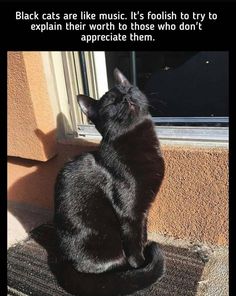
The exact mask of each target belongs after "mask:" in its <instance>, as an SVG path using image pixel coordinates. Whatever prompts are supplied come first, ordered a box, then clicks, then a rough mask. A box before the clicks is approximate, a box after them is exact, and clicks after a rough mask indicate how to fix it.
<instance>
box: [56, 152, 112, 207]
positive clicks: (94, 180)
mask: <svg viewBox="0 0 236 296" xmlns="http://www.w3.org/2000/svg"><path fill="white" fill-rule="evenodd" d="M97 157H98V152H97V151H94V152H90V153H83V154H81V155H79V156H77V157H75V158H74V159H73V160H71V161H69V162H67V163H66V164H65V165H64V167H63V168H62V169H61V171H60V172H59V174H58V176H57V179H56V184H55V207H56V208H57V207H58V205H59V204H61V203H63V201H65V202H66V204H67V205H68V204H69V203H68V202H69V201H70V200H71V201H73V202H75V201H77V202H78V201H82V202H83V203H84V202H85V201H86V200H87V199H88V198H89V197H90V196H91V194H92V192H94V191H97V192H104V191H106V192H107V188H108V187H110V186H111V183H112V177H111V175H110V174H109V172H108V171H107V170H106V169H105V168H104V167H103V166H101V165H100V164H99V163H98V161H97ZM80 206H82V204H81V203H80Z"/></svg>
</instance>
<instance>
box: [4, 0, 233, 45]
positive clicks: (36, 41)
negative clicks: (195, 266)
mask: <svg viewBox="0 0 236 296" xmlns="http://www.w3.org/2000/svg"><path fill="white" fill-rule="evenodd" d="M235 7H236V6H235V5H234V3H229V2H228V3H227V2H226V3H225V2H224V3H223V2H222V3H219V2H217V3H212V2H208V3H199V2H198V3H196V2H195V3H193V2H192V3H191V2H188V3H184V2H181V3H176V2H166V3H154V2H136V3H132V2H129V3H127V2H125V3H124V2H113V3H111V2H109V3H106V2H96V3H95V2H86V3H85V2H82V3H81V2H76V3H74V2H66V3H65V2H64V3H60V2H57V3H54V2H47V3H38V2H31V3H16V2H15V3H10V2H9V3H4V4H1V27H0V30H1V48H2V49H6V50H80V49H82V50H131V49H132V50H183V49H184V50H227V49H229V48H233V44H234V40H233V39H234V27H235V13H236V9H235ZM16 11H20V12H25V13H34V12H37V13H39V14H42V13H54V14H60V15H63V14H64V13H77V14H80V12H81V11H88V12H89V13H95V14H97V15H98V14H99V13H106V14H109V13H120V14H121V13H125V15H126V16H128V19H127V20H125V21H124V20H123V21H122V20H121V21H120V20H112V22H113V23H114V24H115V25H116V30H115V31H109V32H111V33H112V34H113V35H115V34H118V33H120V34H126V35H127V36H128V38H127V40H126V41H113V40H109V41H95V42H83V41H81V34H84V35H88V34H93V35H97V34H108V33H109V32H108V30H97V31H96V30H95V31H91V30H88V29H86V30H85V31H79V30H78V31H76V30H74V31H68V30H65V29H64V27H65V22H66V21H63V20H62V19H60V20H59V21H58V20H51V21H48V23H55V24H56V23H60V24H63V30H59V31H43V32H41V31H39V30H36V31H32V30H31V24H33V23H34V24H40V23H42V21H40V20H34V21H32V20H16ZM131 11H134V12H137V11H139V12H140V13H143V14H147V12H148V11H151V12H153V13H154V14H155V13H160V12H161V11H164V12H165V11H166V12H173V13H176V14H177V15H179V14H180V12H183V13H188V14H190V15H192V13H193V12H196V13H205V14H206V15H208V13H209V12H211V13H215V14H217V20H214V21H210V20H204V21H203V23H202V30H182V31H180V30H174V31H172V30H170V31H161V30H155V31H154V32H153V31H151V30H144V31H140V30H135V33H136V34H148V35H149V34H152V35H153V36H154V39H155V41H145V40H144V41H130V40H129V34H130V33H134V31H133V32H131V31H130V22H131V21H130V20H129V16H130V13H131ZM182 21H183V20H177V21H175V24H176V25H177V27H178V25H179V24H180V22H182ZM83 22H84V23H86V24H88V23H93V24H96V23H100V21H98V20H97V19H96V20H84V21H83ZM118 22H122V23H124V24H126V25H127V30H125V31H120V30H118V29H117V23H118ZM157 22H159V23H164V22H165V21H164V20H162V21H157V20H146V21H145V20H138V19H137V20H136V23H137V24H141V23H146V24H151V23H154V24H155V23H157ZM167 22H168V20H167ZM169 22H170V23H172V22H171V21H169ZM185 22H186V23H188V21H185ZM189 22H190V21H189ZM71 23H74V24H76V23H80V20H76V21H73V20H72V21H71ZM190 23H192V22H190Z"/></svg>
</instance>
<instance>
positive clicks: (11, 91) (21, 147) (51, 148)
mask: <svg viewBox="0 0 236 296" xmlns="http://www.w3.org/2000/svg"><path fill="white" fill-rule="evenodd" d="M55 128H56V125H55V120H54V118H53V114H52V110H51V105H50V100H49V97H48V93H47V86H46V81H45V77H44V70H43V65H42V60H41V56H40V53H39V52H8V155H11V156H19V157H23V158H28V159H36V160H43V161H45V160H47V159H49V158H51V157H52V156H54V155H55V153H56V150H55V148H56V145H55V144H56V143H55Z"/></svg>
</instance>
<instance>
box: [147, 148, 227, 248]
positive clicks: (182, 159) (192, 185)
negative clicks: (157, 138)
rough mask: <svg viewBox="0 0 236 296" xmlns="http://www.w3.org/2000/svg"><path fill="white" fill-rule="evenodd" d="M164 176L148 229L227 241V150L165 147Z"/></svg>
mask: <svg viewBox="0 0 236 296" xmlns="http://www.w3.org/2000/svg"><path fill="white" fill-rule="evenodd" d="M163 152H164V157H165V161H166V174H165V179H164V182H163V185H162V188H161V191H160V192H159V194H158V197H157V199H156V201H155V203H154V204H153V206H152V210H151V212H150V216H149V231H151V232H156V231H158V232H160V233H162V234H168V235H172V236H174V237H177V238H183V237H184V238H189V239H193V240H200V241H206V242H210V243H214V244H219V245H224V244H227V241H228V150H227V149H222V148H209V147H208V148H207V147H205V148H197V147H191V146H189V147H185V146H184V147H175V146H163Z"/></svg>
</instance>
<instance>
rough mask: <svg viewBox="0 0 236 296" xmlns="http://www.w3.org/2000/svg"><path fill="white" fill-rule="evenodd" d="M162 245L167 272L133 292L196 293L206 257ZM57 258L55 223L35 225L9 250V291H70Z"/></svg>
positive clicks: (13, 294)
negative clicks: (62, 279) (57, 270)
mask: <svg viewBox="0 0 236 296" xmlns="http://www.w3.org/2000/svg"><path fill="white" fill-rule="evenodd" d="M161 248H162V250H163V251H164V254H165V259H166V271H165V275H164V276H163V277H162V278H161V280H160V281H158V282H157V283H156V284H154V285H152V286H151V287H149V288H148V289H146V290H143V291H139V292H136V293H135V294H133V296H144V295H149V296H156V295H158V296H166V295H168V296H190V295H196V290H197V286H198V282H199V281H200V277H201V274H202V271H203V268H204V263H203V262H202V260H201V259H200V258H199V257H198V255H197V254H196V253H194V252H191V251H190V250H188V249H184V248H179V247H173V246H167V245H162V246H161ZM53 261H55V232H54V228H53V226H52V225H51V224H44V225H41V226H39V227H38V228H36V229H34V230H33V231H32V232H31V234H30V236H29V238H28V239H26V240H25V241H23V242H21V243H19V244H17V245H15V246H13V247H11V248H10V249H9V250H8V295H9V296H25V295H27V296H30V295H32V296H49V295H50V296H60V295H65V296H66V295H70V294H68V293H67V292H66V291H65V290H63V289H62V288H61V287H60V286H59V284H58V283H57V280H56V276H55V275H54V274H55V270H53ZM81 296H83V295H81ZM94 296H96V295H94Z"/></svg>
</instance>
